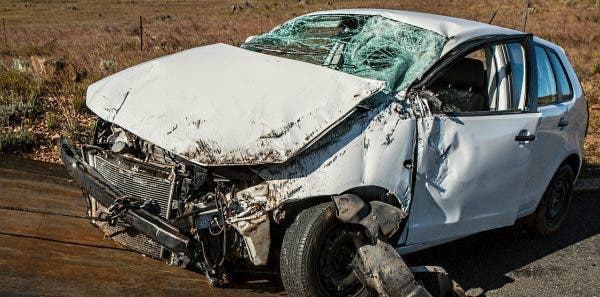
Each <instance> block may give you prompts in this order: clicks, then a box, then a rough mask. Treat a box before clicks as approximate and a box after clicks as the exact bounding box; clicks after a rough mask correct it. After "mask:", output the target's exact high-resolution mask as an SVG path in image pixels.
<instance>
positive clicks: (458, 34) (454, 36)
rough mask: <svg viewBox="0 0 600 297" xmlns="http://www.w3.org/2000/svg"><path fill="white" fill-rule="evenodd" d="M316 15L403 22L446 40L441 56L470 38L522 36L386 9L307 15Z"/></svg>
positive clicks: (467, 22)
mask: <svg viewBox="0 0 600 297" xmlns="http://www.w3.org/2000/svg"><path fill="white" fill-rule="evenodd" d="M318 14H365V15H380V16H382V17H385V18H388V19H391V20H395V21H399V22H403V23H406V24H409V25H413V26H416V27H420V28H423V29H427V30H430V31H433V32H436V33H439V34H441V35H443V36H445V37H446V38H448V42H447V43H446V45H445V47H444V50H443V52H442V55H443V54H445V53H447V52H448V51H450V50H451V49H453V48H454V47H456V46H457V45H459V44H461V43H462V42H464V41H467V40H469V39H472V38H476V37H480V36H484V35H496V34H501V35H514V34H523V32H520V31H517V30H512V29H508V28H503V27H498V26H494V25H490V24H485V23H480V22H476V21H471V20H465V19H459V18H454V17H449V16H442V15H437V14H430V13H422V12H414V11H404V10H387V9H339V10H326V11H319V12H314V13H310V14H308V15H318Z"/></svg>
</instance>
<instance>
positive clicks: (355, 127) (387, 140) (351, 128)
mask: <svg viewBox="0 0 600 297" xmlns="http://www.w3.org/2000/svg"><path fill="white" fill-rule="evenodd" d="M381 96H382V97H383V98H380V99H381V100H382V102H383V103H380V104H379V105H376V106H375V107H374V108H373V109H371V110H369V111H363V112H357V113H355V114H354V115H352V116H351V117H349V118H348V119H347V120H345V121H344V122H342V123H340V124H339V125H338V126H336V127H335V128H334V129H332V130H331V131H330V132H329V133H328V134H327V135H326V136H325V137H323V138H322V139H321V140H320V141H318V142H317V143H315V144H314V145H313V146H312V147H311V148H310V149H308V150H306V151H305V152H303V153H301V154H300V155H298V156H297V158H295V159H293V160H290V161H289V162H286V163H285V164H281V165H279V164H275V165H271V166H267V167H265V168H262V169H260V170H257V173H258V174H259V175H260V176H261V177H262V178H263V179H265V180H266V182H265V185H267V188H268V190H269V193H268V197H269V199H271V200H274V203H273V205H279V204H281V203H283V202H284V201H293V200H298V199H303V198H306V197H314V196H327V195H339V194H341V193H344V192H346V191H347V190H349V189H352V188H356V187H360V186H379V187H381V188H384V189H387V190H388V191H389V192H390V193H391V194H393V195H395V196H396V197H398V199H400V202H401V204H402V208H403V210H405V209H406V207H407V206H408V204H409V195H407V193H408V192H409V188H410V180H411V173H410V170H409V169H407V168H405V166H404V163H405V161H406V160H409V159H412V155H413V142H414V132H415V131H414V129H415V125H416V120H415V119H414V118H411V117H410V114H409V111H408V108H407V107H406V106H405V105H404V102H402V101H397V100H396V99H395V98H394V97H391V96H389V95H381ZM386 96H387V97H386Z"/></svg>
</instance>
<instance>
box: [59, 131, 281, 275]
mask: <svg viewBox="0 0 600 297" xmlns="http://www.w3.org/2000/svg"><path fill="white" fill-rule="evenodd" d="M61 156H62V159H63V162H64V163H65V165H66V167H67V169H68V170H69V172H70V174H71V175H72V176H73V178H74V180H75V181H76V182H77V183H78V184H79V186H80V187H81V188H82V189H83V192H84V196H85V199H86V202H87V205H88V215H90V216H92V217H94V218H96V219H94V220H93V221H92V223H93V224H94V225H96V226H98V227H99V228H100V229H102V230H103V231H104V233H105V234H106V236H107V237H108V238H110V239H113V240H114V241H116V242H117V243H119V244H121V245H123V246H126V247H128V248H131V249H133V250H135V251H138V252H140V253H142V254H144V255H146V256H149V257H152V258H157V259H163V260H166V261H167V262H168V263H170V264H171V265H177V266H183V267H187V268H191V269H194V270H200V271H202V272H203V273H205V274H206V276H207V277H208V278H209V280H210V281H211V283H213V284H220V283H221V282H223V280H224V279H225V278H226V274H225V272H226V269H227V268H228V267H230V266H235V267H236V268H240V267H241V268H243V267H245V266H250V265H254V266H256V265H259V266H260V265H265V264H266V263H267V257H268V252H269V248H270V246H269V245H270V239H269V232H270V231H269V224H270V221H269V218H268V216H267V214H266V212H264V211H262V210H263V208H264V207H265V205H266V203H262V202H266V201H262V202H261V200H260V199H258V200H253V201H244V200H243V199H231V197H234V198H235V197H236V196H239V195H236V189H246V188H248V187H251V186H254V185H257V184H259V183H260V182H261V180H260V178H259V177H258V176H256V175H255V174H253V173H252V171H251V170H249V169H247V168H245V167H243V166H236V168H235V170H232V169H231V168H226V167H220V168H209V167H202V166H199V165H196V164H193V163H190V162H188V161H186V160H183V159H181V158H180V157H178V156H176V155H173V154H171V153H169V152H167V151H165V150H163V149H161V148H159V147H157V146H154V145H153V144H151V143H149V142H147V141H145V140H143V139H141V138H139V137H137V136H135V135H133V134H131V133H129V132H128V131H126V130H124V129H122V128H120V127H118V126H116V125H114V124H111V123H108V122H105V121H102V120H99V121H98V124H97V127H96V132H95V135H94V143H93V144H92V145H84V146H82V148H81V153H79V152H78V151H76V150H75V149H74V148H73V147H72V146H71V145H70V144H69V143H68V142H66V141H62V143H61ZM255 188H256V187H255ZM259 188H260V187H259Z"/></svg>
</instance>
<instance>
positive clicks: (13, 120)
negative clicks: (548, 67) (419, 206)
mask: <svg viewBox="0 0 600 297" xmlns="http://www.w3.org/2000/svg"><path fill="white" fill-rule="evenodd" d="M523 2H524V1H521V0H518V1H513V0H507V1H505V3H504V5H503V6H502V8H501V9H500V11H499V12H498V15H497V16H496V19H495V21H494V23H495V24H498V25H501V26H505V27H510V28H520V24H521V15H522V10H523ZM530 2H531V7H530V8H529V19H528V24H527V31H528V32H532V33H534V34H536V35H538V36H541V37H542V38H545V39H548V40H550V41H553V42H555V43H557V44H559V45H561V46H562V47H563V48H564V49H565V50H566V51H567V54H568V56H569V57H570V59H571V61H572V62H573V63H574V66H575V69H576V71H577V73H578V75H579V76H580V79H581V81H582V84H583V87H584V89H585V92H586V95H587V97H588V100H589V102H590V111H591V118H590V129H589V136H588V138H587V140H586V150H587V153H586V163H587V166H586V170H585V173H586V174H588V175H589V174H595V175H597V174H600V169H599V168H600V4H599V2H600V1H598V0H578V1H576V0H564V1H550V0H546V1H544V0H532V1H530ZM498 3H499V1H484V0H464V1H463V0H445V1H412V0H399V1H387V0H385V1H373V0H363V1H358V0H347V1H335V0H328V1H314V0H301V1H298V0H287V1H276V0H264V1H258V0H251V1H248V2H246V1H244V0H239V1H225V0H224V1H217V0H170V1H150V0H146V1H140V0H135V1H134V0H127V1H118V0H112V1H98V2H96V1H91V0H82V1H41V0H31V1H15V0H4V1H2V3H0V17H2V18H4V21H5V24H6V26H5V27H6V29H5V30H3V28H2V27H0V153H12V154H18V155H21V156H25V157H30V158H34V159H41V160H46V161H57V160H58V151H57V147H56V142H57V139H58V137H59V136H60V135H66V136H67V137H70V138H71V139H73V140H74V141H76V142H81V141H86V140H88V139H86V138H87V137H88V135H90V131H91V129H92V126H93V122H94V119H93V115H92V114H91V113H90V112H89V111H88V110H87V109H86V107H85V104H84V92H85V88H86V86H87V85H88V84H90V83H91V82H93V81H95V80H98V79H100V78H102V77H104V76H107V75H109V74H111V73H114V72H116V71H119V70H121V69H124V68H127V67H129V66H131V65H135V64H137V63H140V62H142V61H146V60H149V59H152V58H154V57H158V56H162V55H166V54H169V53H173V52H177V51H181V50H183V49H187V48H190V47H197V46H202V45H206V44H212V43H216V42H222V43H229V44H236V45H237V44H239V43H240V42H242V41H243V40H244V39H245V38H246V37H247V36H250V35H256V34H259V33H262V32H265V31H267V30H269V29H271V28H272V27H274V26H275V25H277V24H278V23H280V22H282V21H284V20H287V19H290V18H292V17H294V16H298V15H301V14H304V13H308V12H311V11H316V10H324V9H335V8H350V7H378V8H390V9H404V10H416V11H425V12H431V13H438V14H445V15H451V16H457V17H462V18H467V19H473V20H477V21H484V22H487V21H488V19H489V18H490V16H491V15H492V12H493V11H494V9H495V8H496V5H498ZM233 7H236V9H235V11H233V9H232V8H233ZM140 16H142V17H143V20H144V30H143V33H144V34H143V35H144V36H143V38H144V49H143V51H140V43H139V34H140V30H139V17H140ZM1 25H2V24H0V26H1Z"/></svg>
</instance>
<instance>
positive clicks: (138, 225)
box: [60, 139, 190, 254]
mask: <svg viewBox="0 0 600 297" xmlns="http://www.w3.org/2000/svg"><path fill="white" fill-rule="evenodd" d="M60 155H61V158H62V161H63V163H64V164H65V166H66V168H67V170H68V171H69V174H70V175H71V176H72V177H73V179H74V180H75V182H77V184H78V185H79V186H80V187H81V189H82V191H83V192H84V193H85V194H88V195H90V196H92V197H94V198H95V199H96V200H97V201H98V202H99V203H100V204H102V205H103V206H106V207H108V206H110V205H112V204H113V203H114V202H115V200H116V199H117V198H120V197H125V196H126V195H125V194H124V193H123V192H121V191H120V190H119V189H117V188H116V187H115V186H113V185H112V184H110V183H109V182H108V181H106V179H105V178H104V177H102V175H100V173H98V172H97V171H96V170H95V169H94V168H92V167H91V166H90V165H89V164H88V163H87V162H86V161H85V160H84V159H83V158H82V157H81V156H80V155H79V154H78V153H77V152H76V151H75V149H74V148H73V147H72V146H71V145H70V144H69V143H68V142H67V141H66V140H65V139H61V142H60ZM138 198H144V197H138ZM121 219H122V220H123V221H125V222H126V223H127V224H129V225H130V226H131V227H132V228H134V229H135V230H137V231H138V232H140V233H141V234H144V235H146V236H148V237H149V238H151V239H152V240H154V241H155V242H157V243H158V244H160V245H162V246H164V247H165V248H166V249H168V250H170V251H172V252H178V253H185V254H189V245H190V239H189V238H188V237H187V236H185V235H183V234H181V233H180V232H179V230H178V229H177V228H176V227H175V226H173V225H171V224H169V223H168V222H166V221H165V220H163V219H162V218H160V217H157V216H155V215H153V214H151V213H149V212H147V211H145V210H142V209H139V210H131V209H130V210H128V211H127V212H126V213H125V214H124V216H123V217H122V218H121Z"/></svg>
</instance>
